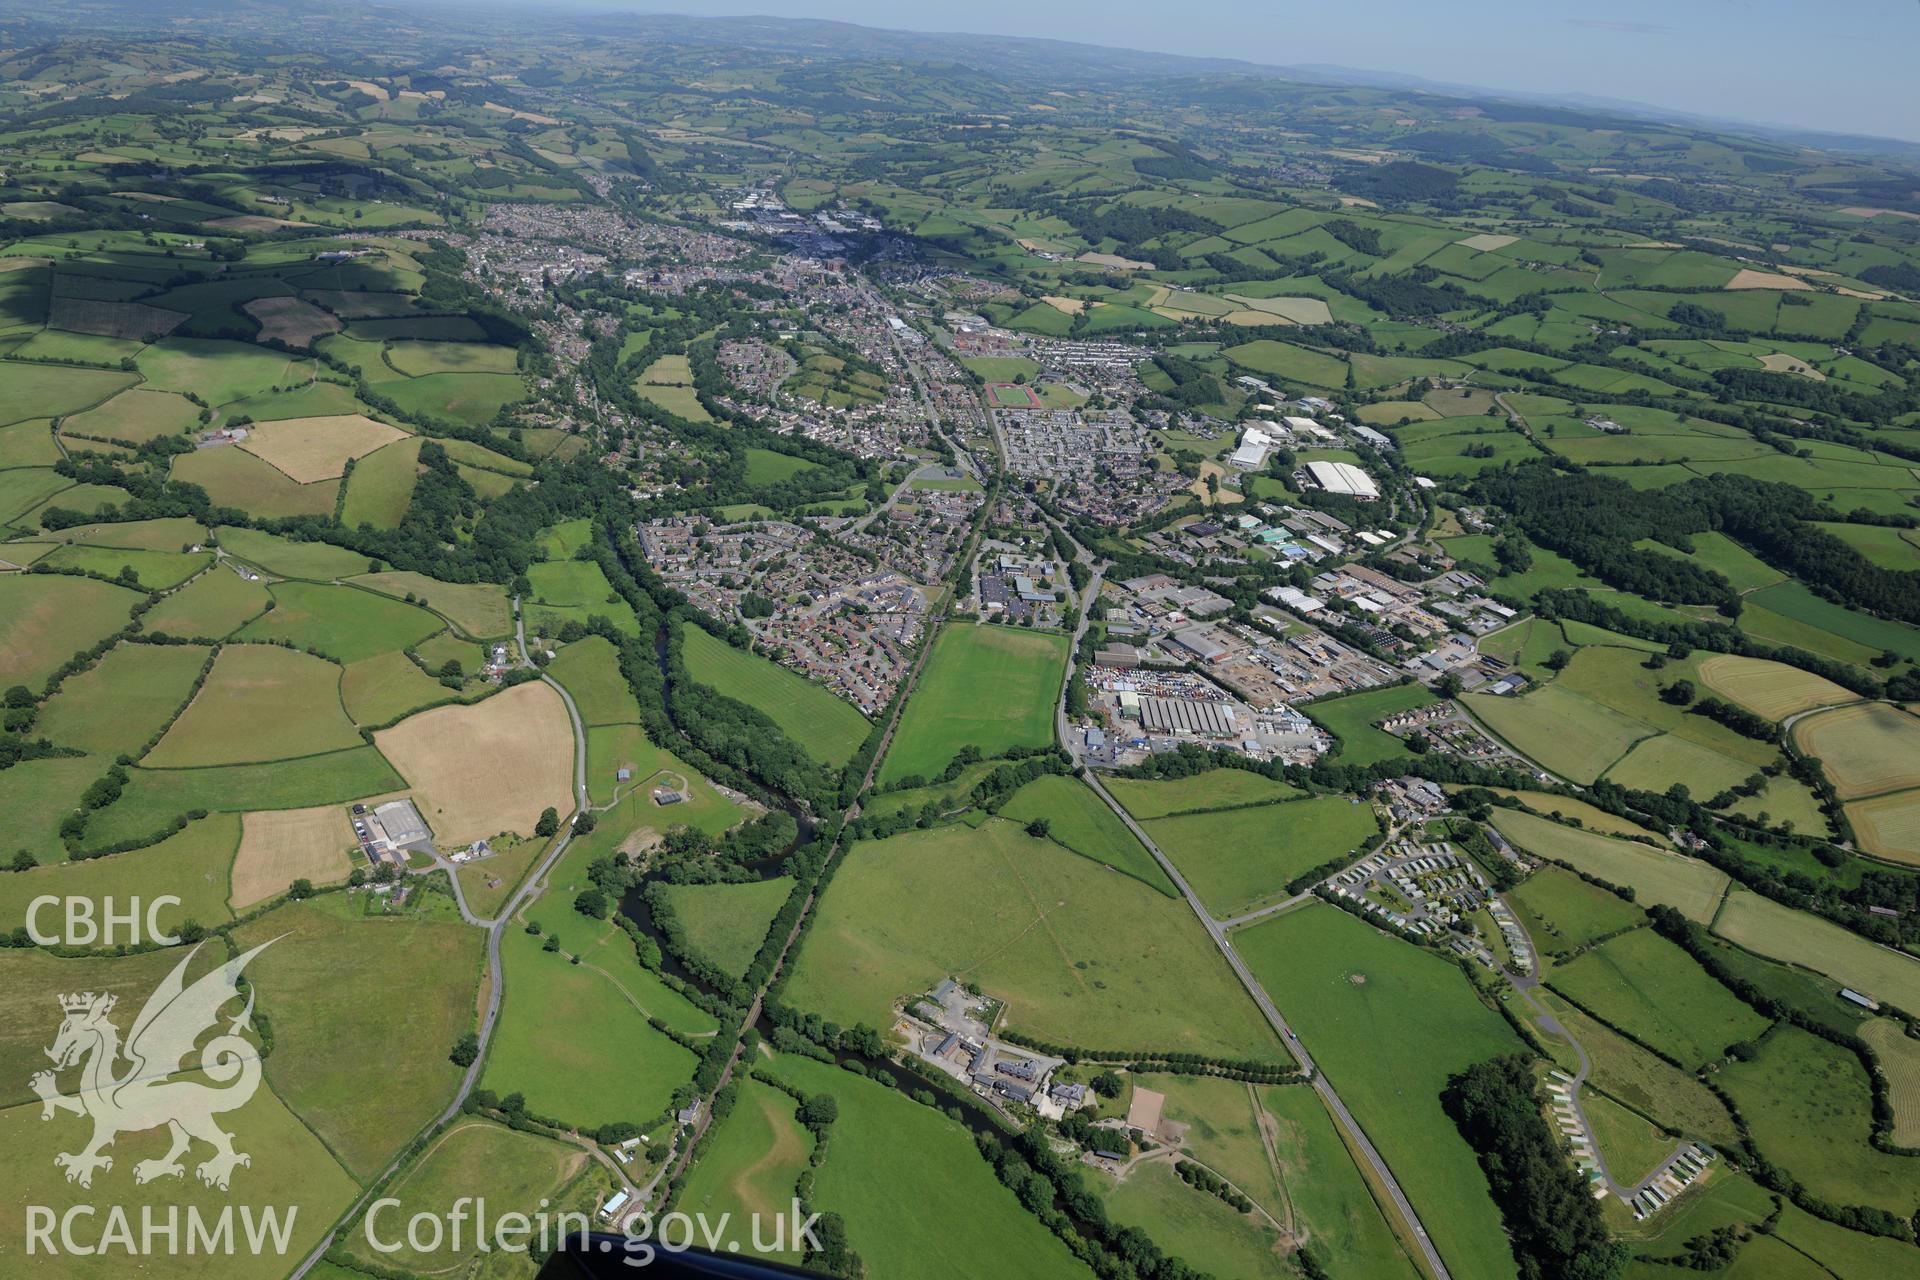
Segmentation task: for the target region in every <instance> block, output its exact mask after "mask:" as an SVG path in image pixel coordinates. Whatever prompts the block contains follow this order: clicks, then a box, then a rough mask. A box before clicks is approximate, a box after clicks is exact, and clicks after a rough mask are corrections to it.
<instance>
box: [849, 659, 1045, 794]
mask: <svg viewBox="0 0 1920 1280" xmlns="http://www.w3.org/2000/svg"><path fill="white" fill-rule="evenodd" d="M1066 657H1067V641H1066V637H1065V636H1057V635H1047V634H1041V633H1035V632H1030V631H1016V630H1013V629H1012V628H1008V627H995V626H988V625H981V624H974V623H953V624H951V625H949V626H947V627H945V628H943V629H942V630H941V632H940V635H939V638H938V639H936V640H935V641H934V648H933V654H932V656H931V657H929V658H928V660H927V665H926V668H925V670H924V671H923V672H922V673H921V676H920V683H919V686H918V687H917V688H916V689H915V690H914V694H913V697H912V698H911V699H910V700H909V701H908V703H907V708H906V711H905V712H904V713H903V714H902V715H901V718H900V725H899V728H898V730H897V731H896V733H895V735H894V742H893V746H892V747H891V748H890V749H889V750H888V752H887V757H886V760H885V761H884V762H883V763H882V765H881V769H880V776H879V779H878V780H879V781H880V782H881V783H882V784H886V783H892V782H897V781H899V780H900V779H901V778H906V777H912V776H915V775H918V776H920V777H933V776H935V775H937V774H939V773H940V771H941V770H943V769H945V768H946V767H947V765H948V764H949V763H951V762H952V760H953V757H954V755H955V754H956V753H957V752H958V751H959V750H960V748H961V747H964V746H975V747H978V748H980V751H981V753H982V754H983V755H988V756H997V755H1000V754H1001V753H1003V752H1005V751H1007V750H1008V749H1009V748H1011V747H1044V746H1046V745H1047V744H1049V743H1050V742H1052V741H1053V707H1054V702H1055V700H1056V699H1057V698H1058V697H1059V696H1060V680H1061V673H1062V669H1063V667H1064V665H1065V662H1066ZM986 689H991V690H993V697H992V698H985V697H982V696H981V691H982V690H986Z"/></svg>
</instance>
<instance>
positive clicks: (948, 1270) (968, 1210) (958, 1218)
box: [768, 1056, 1092, 1280]
mask: <svg viewBox="0 0 1920 1280" xmlns="http://www.w3.org/2000/svg"><path fill="white" fill-rule="evenodd" d="M768 1070H770V1071H771V1072H772V1073H773V1074H774V1075H776V1076H778V1077H779V1078H780V1079H781V1080H783V1081H786V1082H788V1083H790V1084H792V1085H793V1086H795V1087H796V1088H798V1089H800V1090H801V1091H802V1092H804V1093H806V1094H808V1095H812V1094H815V1093H827V1094H831V1095H832V1096H833V1097H834V1099H835V1100H836V1101H837V1102H838V1103H839V1118H838V1119H837V1120H835V1121H834V1124H833V1137H832V1140H831V1141H830V1142H829V1143H828V1148H827V1159H826V1162H825V1163H824V1164H822V1165H821V1166H820V1167H819V1168H818V1169H817V1170H815V1171H814V1191H813V1205H814V1208H815V1209H818V1210H822V1211H825V1212H828V1213H837V1214H839V1215H840V1216H841V1217H842V1218H843V1219H844V1220H845V1222H846V1228H847V1238H848V1243H849V1244H850V1245H851V1246H852V1247H853V1249H854V1250H855V1251H857V1252H858V1253H859V1254H860V1256H861V1258H862V1259H863V1260H864V1261H865V1262H866V1265H867V1274H868V1275H870V1276H886V1277H887V1278H888V1280H945V1278H946V1277H949V1276H951V1275H952V1274H953V1269H954V1267H953V1263H954V1258H953V1256H952V1255H951V1253H949V1252H947V1251H943V1250H940V1249H932V1248H928V1247H927V1242H928V1241H930V1240H935V1239H939V1238H940V1237H941V1236H942V1235H943V1233H945V1232H947V1231H948V1230H950V1229H951V1228H952V1226H953V1224H955V1223H964V1224H966V1244H965V1252H966V1268H967V1270H969V1271H970V1272H972V1273H974V1274H979V1275H992V1276H995V1277H1002V1278H1004V1280H1084V1278H1085V1277H1087V1276H1089V1275H1091V1274H1092V1273H1091V1272H1090V1271H1089V1270H1088V1269H1087V1268H1086V1266H1085V1265H1084V1264H1082V1263H1080V1262H1078V1261H1077V1260H1075V1258H1074V1257H1073V1255H1072V1254H1070V1253H1068V1252H1067V1247H1066V1246H1065V1245H1064V1244H1062V1243H1061V1242H1060V1238H1059V1237H1058V1236H1056V1235H1054V1234H1053V1233H1052V1232H1051V1231H1049V1230H1047V1228H1046V1227H1044V1226H1042V1225H1041V1223H1040V1220H1039V1219H1038V1218H1036V1217H1034V1216H1033V1215H1032V1214H1030V1213H1028V1212H1027V1211H1026V1210H1025V1209H1023V1208H1021V1206H1020V1202H1019V1200H1017V1199H1016V1198H1015V1196H1014V1193H1013V1192H1012V1191H1011V1190H1010V1189H1009V1188H1007V1187H1005V1186H1003V1185H1002V1184H1001V1182H1000V1180H999V1179H998V1178H996V1177H995V1176H994V1174H993V1169H992V1167H991V1166H990V1165H988V1164H987V1163H986V1162H985V1161H983V1160H982V1159H981V1158H980V1155H979V1153H978V1151H977V1150H976V1149H975V1147H974V1145H973V1141H972V1139H971V1138H970V1137H969V1136H968V1134H967V1131H966V1129H965V1128H963V1127H962V1126H961V1125H960V1124H959V1123H958V1122H956V1121H954V1120H951V1119H948V1118H947V1117H946V1116H945V1115H942V1114H941V1113H940V1112H938V1111H935V1110H934V1109H933V1108H931V1107H923V1106H921V1105H920V1104H919V1103H917V1102H914V1101H913V1100H912V1099H910V1098H908V1097H906V1096H905V1095H904V1094H901V1093H898V1092H896V1091H895V1090H892V1089H888V1088H885V1087H883V1086H881V1085H878V1084H875V1083H874V1082H873V1081H871V1080H863V1079H861V1078H860V1077H859V1076H856V1075H854V1074H853V1073H851V1072H848V1071H842V1070H840V1069H839V1068H838V1067H833V1066H829V1065H827V1064H825V1063H820V1062H815V1061H813V1060H812V1059H811V1058H800V1057H792V1056H782V1057H780V1058H778V1059H776V1060H775V1061H774V1062H773V1063H772V1064H771V1065H770V1066H769V1068H768Z"/></svg>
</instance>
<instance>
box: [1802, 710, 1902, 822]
mask: <svg viewBox="0 0 1920 1280" xmlns="http://www.w3.org/2000/svg"><path fill="white" fill-rule="evenodd" d="M1793 741H1794V745H1795V746H1797V747H1799V748H1800V750H1802V751H1804V752H1806V753H1807V754H1808V755H1810V756H1818V757H1820V763H1821V764H1822V765H1824V766H1825V767H1826V771H1827V777H1828V779H1829V780H1830V781H1832V783H1833V789H1834V791H1835V792H1837V793H1838V794H1839V796H1840V798H1841V799H1843V800H1853V799H1857V798H1859V797H1861V796H1877V795H1879V794H1880V793H1881V792H1883V791H1903V790H1906V789H1907V788H1909V787H1920V717H1916V716H1913V715H1911V714H1909V713H1907V712H1905V711H1902V710H1900V709H1899V708H1898V707H1889V706H1887V705H1886V704H1884V703H1879V702H1868V703H1862V704H1861V705H1859V706H1853V707H1841V708H1840V709H1839V710H1837V711H1828V712H1826V713H1824V714H1822V715H1817V716H1813V717H1810V718H1808V719H1806V720H1802V721H1801V722H1800V723H1799V724H1796V725H1795V726H1794V727H1793Z"/></svg>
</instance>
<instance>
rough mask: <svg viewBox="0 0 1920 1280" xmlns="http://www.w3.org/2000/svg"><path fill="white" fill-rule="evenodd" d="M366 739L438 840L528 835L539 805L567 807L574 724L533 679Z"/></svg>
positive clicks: (570, 793)
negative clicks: (409, 791) (408, 793)
mask: <svg viewBox="0 0 1920 1280" xmlns="http://www.w3.org/2000/svg"><path fill="white" fill-rule="evenodd" d="M373 742H374V745H375V746H376V747H378V748H379V749H380V752H381V754H382V755H384V756H386V758H387V759H388V760H389V761H391V762H392V763H393V767H394V768H396V769H398V770H399V771H400V776H401V777H403V778H405V779H406V780H407V783H408V785H409V786H410V787H411V788H412V790H413V797H414V801H415V803H417V804H418V805H419V807H420V814H421V816H422V817H424V818H425V819H426V820H427V824H428V825H429V826H431V827H432V828H433V833H434V835H435V836H436V837H437V838H438V839H439V841H440V842H441V843H442V844H443V845H448V846H452V845H458V844H465V843H467V842H469V841H473V840H483V839H486V838H487V837H489V836H496V835H499V834H500V833H501V832H503V831H514V832H518V833H519V834H521V835H530V834H531V833H532V831H533V826H534V823H535V822H537V821H539V818H540V811H541V810H542V809H545V808H547V807H548V806H552V807H553V808H555V809H558V810H560V812H562V813H566V812H567V811H568V810H569V809H570V808H571V807H572V803H573V802H572V796H573V790H572V784H573V726H572V724H571V723H570V722H569V721H568V719H567V709H566V706H565V704H563V703H562V702H561V701H560V695H559V694H557V693H555V692H554V691H553V690H552V689H551V688H549V687H548V686H547V685H545V684H543V683H541V682H539V681H530V682H528V683H526V684H522V685H516V686H515V687H513V688H511V689H508V690H506V691H505V692H503V693H497V694H495V695H494V696H493V697H491V698H488V699H487V700H486V701H485V702H481V703H477V704H475V705H474V706H471V707H436V708H434V709H433V710H431V711H423V712H421V713H420V714H419V715H417V716H413V717H412V718H410V719H407V720H403V721H401V722H400V723H399V724H397V725H395V726H394V727H393V728H391V729H386V730H383V731H381V732H380V733H377V734H375V735H374V737H373Z"/></svg>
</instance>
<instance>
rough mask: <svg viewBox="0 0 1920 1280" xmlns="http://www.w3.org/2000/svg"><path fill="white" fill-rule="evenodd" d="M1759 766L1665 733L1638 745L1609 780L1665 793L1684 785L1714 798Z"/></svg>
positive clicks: (1621, 784)
mask: <svg viewBox="0 0 1920 1280" xmlns="http://www.w3.org/2000/svg"><path fill="white" fill-rule="evenodd" d="M1726 732H1729V733H1731V732H1732V731H1731V730H1727V731H1726ZM1748 741H1749V742H1751V741H1752V739H1748ZM1768 754H1769V756H1772V755H1773V754H1774V753H1772V752H1769V753H1768ZM1770 762H1771V761H1769V763H1770ZM1758 763H1759V762H1756V761H1752V760H1741V759H1737V758H1734V757H1733V756H1731V755H1730V754H1728V753H1724V752H1720V751H1715V750H1714V749H1713V748H1711V747H1707V746H1703V745H1701V744H1700V743H1698V742H1695V741H1692V740H1690V739H1689V738H1687V737H1683V736H1681V735H1679V734H1662V735H1660V736H1659V737H1655V738H1647V739H1645V740H1643V741H1641V742H1639V743H1637V744H1635V746H1634V748H1633V750H1631V751H1629V752H1628V753H1627V754H1626V756H1625V757H1623V758H1622V759H1621V760H1620V762H1619V763H1618V764H1616V765H1614V766H1613V768H1611V769H1609V770H1607V775H1606V776H1607V781H1609V782H1614V783H1618V784H1619V785H1620V786H1623V787H1628V788H1631V789H1633V790H1636V791H1656V792H1657V791H1665V790H1666V789H1667V788H1668V787H1670V786H1672V785H1673V784H1674V783H1675V782H1683V783H1685V784H1686V785H1687V786H1688V787H1689V788H1690V789H1691V790H1692V791H1693V792H1694V793H1695V794H1698V795H1713V794H1715V793H1717V792H1719V791H1720V790H1722V789H1723V788H1726V787H1731V786H1735V785H1737V784H1738V783H1740V782H1741V781H1743V780H1744V779H1746V778H1748V777H1750V776H1752V774H1753V773H1754V770H1755V768H1756V765H1757V764H1758Z"/></svg>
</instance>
